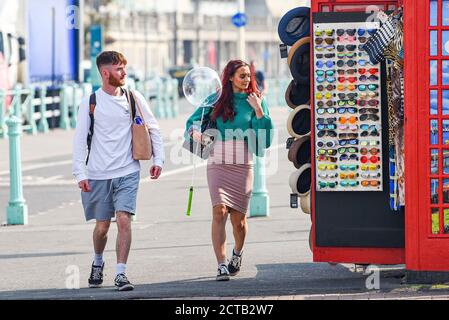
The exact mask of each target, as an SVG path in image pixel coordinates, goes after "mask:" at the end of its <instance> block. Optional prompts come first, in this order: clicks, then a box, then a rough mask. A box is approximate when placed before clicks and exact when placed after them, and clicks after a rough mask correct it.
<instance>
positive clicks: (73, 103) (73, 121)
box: [70, 84, 93, 128]
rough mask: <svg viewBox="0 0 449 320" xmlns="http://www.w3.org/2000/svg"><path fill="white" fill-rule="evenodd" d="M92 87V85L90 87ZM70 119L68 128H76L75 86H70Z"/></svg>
mask: <svg viewBox="0 0 449 320" xmlns="http://www.w3.org/2000/svg"><path fill="white" fill-rule="evenodd" d="M92 87H93V85H92ZM71 98H72V103H71V105H72V118H71V119H70V126H71V127H72V128H76V121H77V118H78V106H77V104H76V84H73V85H72V97H71Z"/></svg>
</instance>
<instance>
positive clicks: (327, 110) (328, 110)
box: [316, 108, 336, 114]
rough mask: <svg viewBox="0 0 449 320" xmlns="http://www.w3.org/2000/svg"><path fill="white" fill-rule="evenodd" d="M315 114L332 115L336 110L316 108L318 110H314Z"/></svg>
mask: <svg viewBox="0 0 449 320" xmlns="http://www.w3.org/2000/svg"><path fill="white" fill-rule="evenodd" d="M316 112H317V113H318V114H325V113H329V114H334V113H335V112H336V109H335V108H318V109H316Z"/></svg>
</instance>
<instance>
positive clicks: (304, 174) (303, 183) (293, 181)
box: [289, 163, 312, 197]
mask: <svg viewBox="0 0 449 320" xmlns="http://www.w3.org/2000/svg"><path fill="white" fill-rule="evenodd" d="M311 183H312V169H311V165H310V163H306V164H304V165H302V166H301V168H299V169H298V170H296V171H295V172H293V173H292V174H291V175H290V178H289V184H290V188H291V189H292V193H296V194H298V195H299V196H300V197H302V196H306V195H307V194H309V193H310V188H311Z"/></svg>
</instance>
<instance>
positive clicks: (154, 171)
mask: <svg viewBox="0 0 449 320" xmlns="http://www.w3.org/2000/svg"><path fill="white" fill-rule="evenodd" d="M161 172H162V168H161V167H159V166H151V168H150V176H151V179H153V180H156V179H157V178H159V176H160V175H161Z"/></svg>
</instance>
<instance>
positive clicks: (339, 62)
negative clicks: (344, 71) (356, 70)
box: [337, 60, 357, 68]
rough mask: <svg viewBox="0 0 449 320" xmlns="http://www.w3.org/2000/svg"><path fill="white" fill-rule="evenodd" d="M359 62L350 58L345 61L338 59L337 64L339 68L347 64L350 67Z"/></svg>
mask: <svg viewBox="0 0 449 320" xmlns="http://www.w3.org/2000/svg"><path fill="white" fill-rule="evenodd" d="M356 64H357V62H356V61H355V60H348V61H346V62H345V61H343V60H338V61H337V66H338V67H339V68H342V67H344V66H345V65H347V66H348V67H353V66H355V65H356Z"/></svg>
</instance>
